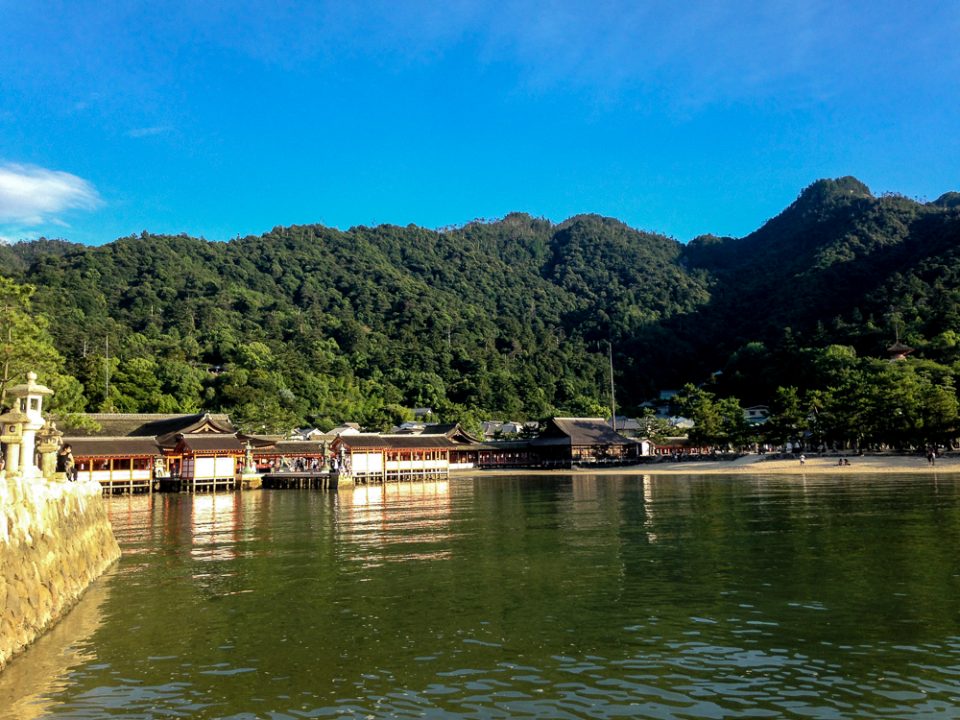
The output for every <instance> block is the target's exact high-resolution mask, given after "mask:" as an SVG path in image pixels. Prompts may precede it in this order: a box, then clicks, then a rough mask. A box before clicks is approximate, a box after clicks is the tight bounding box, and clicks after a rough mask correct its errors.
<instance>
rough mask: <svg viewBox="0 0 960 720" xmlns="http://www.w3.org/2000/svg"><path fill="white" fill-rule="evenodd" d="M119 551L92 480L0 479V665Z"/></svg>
mask: <svg viewBox="0 0 960 720" xmlns="http://www.w3.org/2000/svg"><path fill="white" fill-rule="evenodd" d="M119 557H120V548H119V546H118V545H117V540H116V538H115V537H114V536H113V530H112V528H111V527H110V521H109V519H108V518H107V514H106V507H105V505H104V502H103V498H102V496H101V489H100V485H99V483H95V482H77V483H74V482H47V481H45V480H40V479H22V478H19V477H15V478H7V479H3V478H0V669H2V668H3V667H4V666H5V665H6V664H7V662H9V660H10V658H11V657H13V656H14V655H16V654H17V653H18V652H20V651H22V650H23V649H24V648H26V647H27V646H28V645H29V644H30V643H31V642H33V641H34V640H35V639H36V638H37V637H39V636H40V635H41V634H42V633H43V632H44V631H45V630H46V629H47V628H49V627H50V626H51V625H53V624H54V623H55V622H56V621H57V620H59V619H60V618H61V617H62V616H63V615H64V614H65V613H66V612H67V610H69V609H70V608H71V607H72V606H73V604H74V603H75V602H76V601H77V600H78V599H79V598H80V596H81V595H82V594H83V592H84V591H85V590H86V589H87V587H88V586H89V585H90V583H91V582H93V581H94V580H95V579H96V578H97V577H99V576H100V575H101V574H103V572H104V571H105V570H106V569H107V568H108V567H110V565H111V564H112V563H113V562H114V561H116V559H117V558H119Z"/></svg>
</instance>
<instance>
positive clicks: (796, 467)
mask: <svg viewBox="0 0 960 720" xmlns="http://www.w3.org/2000/svg"><path fill="white" fill-rule="evenodd" d="M846 457H847V459H848V460H849V461H850V465H847V466H843V467H841V466H838V465H837V460H838V458H837V456H832V457H822V458H821V457H817V456H815V455H814V456H809V455H808V456H807V457H806V461H805V462H804V464H803V465H801V464H800V460H799V459H783V460H780V459H776V460H771V459H767V458H768V456H766V455H745V456H743V457H740V458H737V459H736V460H715V461H714V460H705V461H687V462H664V463H650V464H643V465H632V466H628V467H613V468H583V469H577V470H471V471H466V472H464V473H463V474H470V475H556V474H558V473H562V474H566V475H568V474H578V475H580V474H582V475H840V474H862V473H869V474H877V473H887V474H918V475H923V474H932V473H939V474H945V473H960V455H953V454H949V455H944V456H942V457H938V458H937V460H936V463H935V464H934V465H931V464H930V463H929V462H927V459H926V457H924V456H922V455H864V456H857V455H848V456H846ZM457 474H460V473H457Z"/></svg>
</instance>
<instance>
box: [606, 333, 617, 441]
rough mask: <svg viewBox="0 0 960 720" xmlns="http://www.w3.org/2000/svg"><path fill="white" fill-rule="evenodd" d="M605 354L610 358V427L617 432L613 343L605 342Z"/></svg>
mask: <svg viewBox="0 0 960 720" xmlns="http://www.w3.org/2000/svg"><path fill="white" fill-rule="evenodd" d="M607 353H608V355H609V358H610V427H612V428H613V431H614V432H616V431H617V398H616V395H615V392H614V388H613V343H611V342H610V341H609V340H607Z"/></svg>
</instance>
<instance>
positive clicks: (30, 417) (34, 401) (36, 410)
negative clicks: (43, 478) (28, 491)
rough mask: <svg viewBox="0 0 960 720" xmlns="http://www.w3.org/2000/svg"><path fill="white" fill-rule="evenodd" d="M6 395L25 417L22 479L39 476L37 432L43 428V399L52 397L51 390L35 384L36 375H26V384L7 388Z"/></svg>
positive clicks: (21, 448) (21, 459)
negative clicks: (36, 461) (35, 456)
mask: <svg viewBox="0 0 960 720" xmlns="http://www.w3.org/2000/svg"><path fill="white" fill-rule="evenodd" d="M7 395H9V396H10V397H11V398H14V402H15V403H16V404H15V405H14V407H15V408H16V409H18V410H19V411H20V412H21V413H23V414H24V415H26V416H27V421H26V422H25V423H24V424H23V439H22V441H21V447H20V469H21V474H22V475H23V476H24V477H27V478H31V477H36V476H37V475H39V471H38V469H37V466H36V465H35V464H34V458H33V455H34V452H35V449H36V436H37V430H39V429H40V428H42V427H43V398H44V397H46V396H48V395H53V390H51V389H50V388H48V387H44V386H43V385H38V384H37V374H36V373H35V372H28V373H27V382H26V383H24V384H23V385H14V386H13V387H11V388H7Z"/></svg>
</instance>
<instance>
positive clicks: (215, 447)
mask: <svg viewBox="0 0 960 720" xmlns="http://www.w3.org/2000/svg"><path fill="white" fill-rule="evenodd" d="M180 442H181V443H183V447H184V448H186V449H187V450H189V451H190V452H218V451H222V452H236V453H239V452H243V451H244V444H243V443H242V442H240V441H239V440H237V438H236V437H234V436H233V435H220V434H207V433H200V434H197V435H184V436H183V438H182V439H181V440H180Z"/></svg>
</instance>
